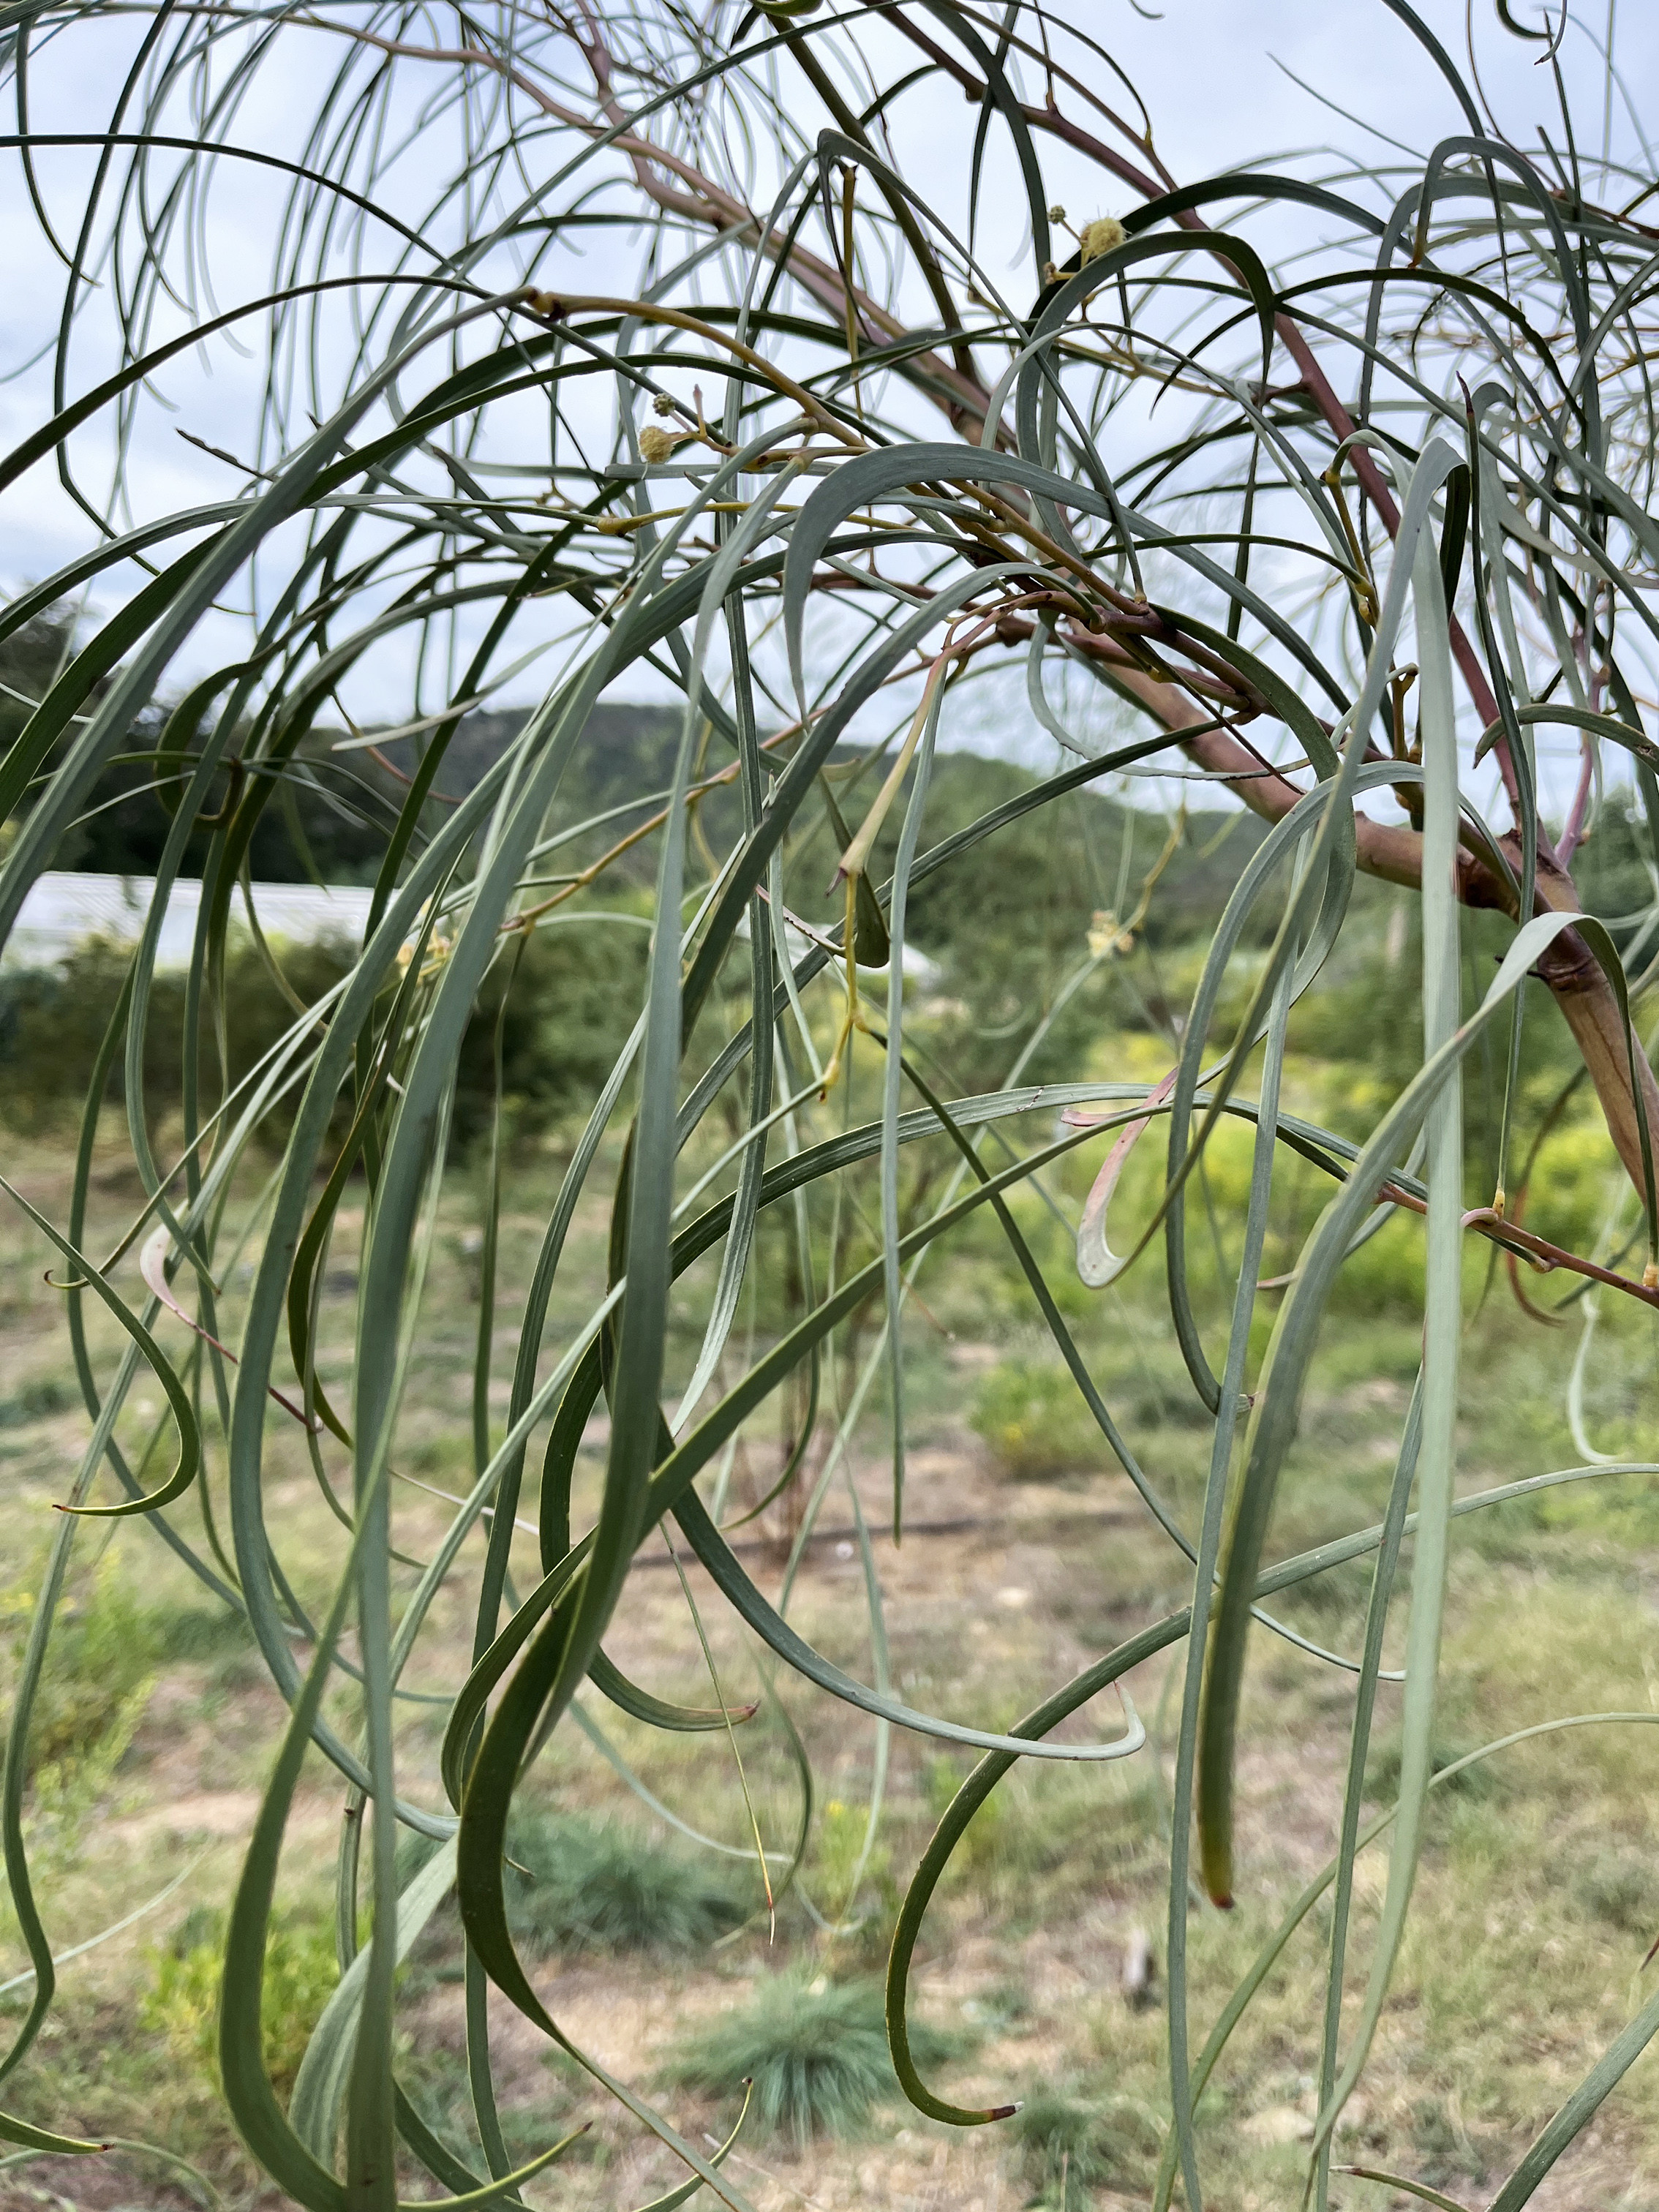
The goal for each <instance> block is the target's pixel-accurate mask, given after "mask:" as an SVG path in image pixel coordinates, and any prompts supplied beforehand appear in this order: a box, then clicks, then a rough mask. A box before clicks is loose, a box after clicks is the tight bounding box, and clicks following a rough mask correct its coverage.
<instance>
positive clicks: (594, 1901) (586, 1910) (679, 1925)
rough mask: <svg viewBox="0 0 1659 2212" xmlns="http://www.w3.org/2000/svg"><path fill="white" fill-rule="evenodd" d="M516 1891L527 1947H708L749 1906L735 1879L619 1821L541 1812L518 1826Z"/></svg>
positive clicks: (513, 1845) (513, 1844)
mask: <svg viewBox="0 0 1659 2212" xmlns="http://www.w3.org/2000/svg"><path fill="white" fill-rule="evenodd" d="M508 1857H510V1858H511V1859H512V1860H513V1863H514V1864H515V1865H516V1866H517V1867H520V1868H522V1869H524V1871H523V1872H522V1873H520V1874H518V1875H516V1876H515V1877H514V1878H513V1881H512V1882H511V1884H510V1886H509V1889H508V1899H509V1910H510V1913H511V1921H512V1926H513V1934H514V1936H515V1937H516V1938H517V1939H518V1941H519V1942H520V1943H521V1944H522V1945H523V1947H524V1948H525V1949H526V1950H527V1951H528V1952H530V1953H531V1954H532V1955H537V1956H542V1957H545V1956H546V1955H548V1954H550V1953H551V1952H554V1951H559V1950H588V1951H601V1952H617V1951H682V1952H683V1951H700V1950H702V1949H704V1948H707V1946H708V1944H710V1943H712V1942H714V1940H715V1939H716V1938H717V1937H718V1936H724V1935H726V1934H727V1933H728V1932H729V1931H730V1930H731V1929H733V1928H735V1927H736V1926H737V1925H738V1923H739V1922H740V1921H741V1920H742V1919H743V1918H744V1916H745V1913H746V1911H747V1907H746V1906H745V1905H744V1902H743V1900H742V1896H741V1893H740V1891H739V1888H738V1884H737V1882H736V1881H733V1880H732V1878H731V1877H730V1876H729V1875H726V1874H724V1873H723V1872H720V1871H717V1870H715V1869H713V1868H711V1867H710V1865H709V1864H708V1863H707V1862H699V1861H698V1860H696V1859H694V1858H693V1857H691V1856H690V1854H689V1853H688V1852H686V1851H684V1850H673V1849H671V1848H670V1847H669V1846H668V1845H666V1844H660V1843H657V1842H655V1841H654V1840H653V1838H650V1837H648V1836H643V1835H641V1834H639V1833H638V1832H636V1831H633V1830H630V1829H628V1828H624V1827H623V1826H621V1825H620V1824H618V1823H615V1822H611V1821H605V1822H596V1821H592V1820H579V1819H570V1818H560V1817H556V1816H551V1815H548V1814H542V1815H541V1816H539V1817H538V1816H536V1815H534V1814H532V1815H531V1816H530V1817H529V1818H527V1819H526V1820H522V1821H520V1822H519V1823H518V1824H517V1825H516V1826H515V1827H514V1829H513V1834H512V1838H511V1840H510V1842H509V1846H508Z"/></svg>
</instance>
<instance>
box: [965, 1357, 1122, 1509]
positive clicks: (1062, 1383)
mask: <svg viewBox="0 0 1659 2212" xmlns="http://www.w3.org/2000/svg"><path fill="white" fill-rule="evenodd" d="M968 1419H969V1426H970V1427H971V1428H972V1429H973V1431H974V1433H975V1436H977V1437H981V1438H982V1439H983V1440H984V1442H985V1443H986V1444H987V1446H988V1447H989V1449H990V1451H991V1453H992V1455H993V1456H994V1458H995V1460H996V1462H997V1463H998V1465H999V1466H1000V1468H1002V1470H1003V1472H1004V1473H1005V1474H1011V1475H1013V1476H1015V1477H1016V1478H1017V1479H1018V1480H1027V1481H1029V1480H1035V1479H1036V1478H1038V1477H1040V1476H1042V1475H1045V1474H1064V1473H1065V1472H1066V1470H1067V1469H1068V1468H1077V1467H1088V1466H1098V1465H1099V1463H1100V1460H1101V1455H1102V1454H1103V1451H1104V1449H1105V1446H1104V1444H1103V1442H1102V1439H1101V1434H1100V1431H1099V1429H1098V1428H1097V1426H1096V1425H1095V1421H1094V1418H1093V1416H1092V1415H1091V1413H1090V1411H1089V1408H1088V1407H1087V1406H1085V1404H1084V1402H1083V1399H1082V1397H1081V1395H1080V1394H1079V1390H1078V1387H1077V1384H1076V1383H1074V1382H1073V1379H1072V1376H1071V1375H1070V1374H1069V1373H1068V1371H1067V1370H1066V1369H1065V1368H1064V1367H1061V1366H1060V1365H1059V1364H1058V1363H1057V1362H1050V1361H1042V1360H1033V1359H1005V1360H1002V1361H1001V1362H1000V1363H999V1364H998V1365H996V1366H995V1367H994V1368H992V1369H991V1370H990V1371H989V1373H988V1374H987V1375H986V1376H985V1377H984V1379H983V1381H982V1382H981V1384H980V1386H979V1389H978V1390H977V1391H976V1392H975V1395H974V1404H973V1410H972V1412H971V1413H969V1417H968Z"/></svg>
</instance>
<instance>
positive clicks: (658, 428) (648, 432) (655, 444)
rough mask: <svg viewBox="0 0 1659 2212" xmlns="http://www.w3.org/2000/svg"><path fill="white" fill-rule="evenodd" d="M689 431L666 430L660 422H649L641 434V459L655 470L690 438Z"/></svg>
mask: <svg viewBox="0 0 1659 2212" xmlns="http://www.w3.org/2000/svg"><path fill="white" fill-rule="evenodd" d="M690 435H691V433H690V431H689V430H665V429H664V428H663V427H662V425H661V424H660V423H659V422H647V424H646V426H645V428H644V429H643V430H641V433H640V458H641V459H642V460H646V461H649V462H650V463H651V465H652V466H653V468H654V467H655V465H657V463H658V462H659V461H665V460H666V459H668V458H669V456H670V455H671V453H672V452H673V450H674V448H675V447H676V446H678V443H679V442H680V440H681V439H682V438H689V437H690Z"/></svg>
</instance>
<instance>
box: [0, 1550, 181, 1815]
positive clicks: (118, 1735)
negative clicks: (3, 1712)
mask: <svg viewBox="0 0 1659 2212" xmlns="http://www.w3.org/2000/svg"><path fill="white" fill-rule="evenodd" d="M44 1566H45V1562H44V1559H42V1560H41V1562H40V1565H39V1567H38V1568H37V1570H36V1573H35V1575H33V1576H31V1577H28V1578H27V1580H26V1581H25V1582H23V1583H21V1584H15V1585H14V1586H13V1588H12V1589H11V1590H10V1591H9V1593H8V1594H7V1596H6V1599H5V1601H4V1613H3V1618H4V1625H5V1631H6V1636H5V1645H6V1657H7V1662H8V1667H7V1672H8V1674H9V1675H10V1676H11V1678H12V1679H13V1680H15V1677H16V1672H17V1669H18V1668H19V1667H20V1666H21V1663H22V1659H23V1654H24V1650H25V1648H26V1646H27V1642H28V1638H29V1631H30V1626H31V1623H32V1621H33V1616H34V1606H35V1584H36V1582H37V1580H38V1577H39V1574H40V1572H42V1571H44ZM157 1656H158V1654H157V1645H156V1637H155V1629H154V1626H153V1624H152V1623H151V1620H150V1619H149V1615H148V1614H147V1613H145V1612H144V1610H143V1607H141V1605H140V1604H139V1602H138V1600H137V1596H136V1595H135V1594H134V1590H133V1586H132V1584H131V1582H130V1581H129V1580H126V1579H124V1577H123V1576H122V1573H121V1570H120V1562H119V1559H118V1556H117V1553H116V1552H115V1550H114V1549H113V1547H112V1548H111V1549H110V1550H108V1551H106V1553H104V1554H103V1556H102V1557H101V1558H100V1559H98V1560H97V1561H96V1563H95V1564H94V1565H90V1566H88V1567H87V1568H84V1569H82V1571H80V1572H79V1573H76V1574H72V1575H71V1577H70V1582H69V1584H68V1586H67V1588H66V1589H65V1591H64V1597H63V1599H62V1601H60V1603H59V1606H58V1616H57V1619H56V1620H55V1621H54V1622H53V1624H52V1641H51V1644H49V1646H48V1659H49V1662H50V1663H49V1664H48V1665H47V1666H46V1668H45V1670H44V1672H43V1673H42V1675H41V1678H40V1686H39V1688H38V1689H37V1691H36V1692H35V1699H34V1710H33V1717H32V1718H31V1722H30V1726H29V1738H28V1741H29V1765H30V1771H31V1773H33V1774H34V1775H35V1776H37V1777H38V1776H40V1775H41V1774H43V1773H45V1772H46V1771H49V1770H52V1769H56V1770H58V1772H59V1778H60V1781H61V1780H63V1779H64V1778H65V1770H68V1769H70V1768H83V1767H85V1765H86V1764H87V1762H88V1761H92V1762H93V1763H94V1764H95V1765H97V1767H98V1768H99V1770H100V1773H103V1774H107V1773H109V1772H112V1771H113V1770H114V1767H115V1766H116V1765H118V1762H119V1760H120V1759H121V1757H122V1756H123V1754H124V1753H125V1750H126V1747H127V1746H128V1744H129V1743H130V1742H131V1740H132V1735H133V1731H134V1729H136V1728H137V1725H138V1722H139V1720H140V1718H141V1717H142V1716H143V1709H144V1707H145V1705H147V1704H148V1702H149V1693H150V1689H151V1687H152V1685H153V1681H154V1674H155V1661H156V1657H157Z"/></svg>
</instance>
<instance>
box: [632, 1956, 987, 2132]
mask: <svg viewBox="0 0 1659 2212" xmlns="http://www.w3.org/2000/svg"><path fill="white" fill-rule="evenodd" d="M960 2047H961V2045H960V2041H959V2039H957V2038H956V2037H953V2036H947V2035H945V2034H942V2033H940V2032H939V2030H938V2029H937V2028H932V2027H927V2025H926V2024H925V2023H923V2022H921V2021H912V2023H911V2027H910V2049H911V2051H912V2054H913V2055H914V2057H915V2060H916V2063H917V2064H918V2065H920V2066H927V2065H937V2064H939V2063H941V2062H942V2061H944V2060H945V2059H946V2058H949V2057H952V2056H953V2055H954V2054H955V2053H956V2052H957V2051H958V2050H959V2049H960ZM665 2078H666V2079H667V2080H668V2081H671V2082H672V2083H673V2084H675V2085H676V2086H677V2087H681V2088H688V2089H701V2090H702V2091H704V2092H706V2093H708V2094H709V2095H713V2096H730V2095H733V2094H735V2093H737V2091H738V2087H739V2085H740V2084H741V2083H742V2082H744V2081H752V2082H753V2083H754V2085H755V2103H754V2111H755V2115H756V2117H757V2118H758V2119H759V2120H760V2121H761V2122H762V2123H763V2124H764V2125H765V2126H766V2127H768V2128H769V2129H771V2130H773V2131H774V2132H775V2133H778V2134H787V2135H790V2136H793V2138H794V2140H795V2142H797V2143H798V2144H799V2146H800V2148H802V2149H805V2147H806V2145H807V2144H808V2143H809V2142H811V2141H812V2139H813V2138H814V2136H825V2135H829V2136H845V2135H851V2134H854V2133H855V2132H856V2131H857V2130H859V2129H860V2128H861V2127H863V2125H864V2124H865V2123H866V2121H867V2120H868V2118H869V2117H870V2114H871V2111H872V2107H873V2106H876V2105H877V2104H878V2103H879V2102H881V2101H882V2100H884V2098H887V2097H890V2096H894V2095H896V2094H897V2093H898V2077H897V2075H896V2074H895V2073H894V2071H893V2062H892V2059H891V2058H890V2056H889V2054H888V2049H887V2026H886V2021H885V2017H884V2012H883V2006H882V1992H881V1989H880V1986H879V1984H877V1983H874V1982H848V1983H844V1984H842V1985H841V1986H840V1987H836V1985H835V1984H832V1983H830V1982H829V1981H827V1980H826V1979H825V1978H823V1976H822V1975H820V1976H819V1977H818V1978H817V1980H815V1981H811V1982H809V1981H805V1980H804V1979H803V1978H801V1977H800V1976H799V1975H796V1974H776V1975H773V1976H771V1977H769V1978H768V1979H767V1980H765V1981H763V1982H761V1983H760V1984H757V1988H756V1990H755V1994H754V1996H752V1997H751V1998H750V2001H749V2002H748V2003H747V2004H745V2005H744V2006H742V2007H741V2008H739V2009H738V2010H735V2011H732V2012H729V2013H726V2014H723V2015H720V2017H718V2018H716V2019H714V2020H713V2021H703V2022H702V2023H700V2025H699V2027H698V2030H697V2033H696V2037H695V2039H691V2040H689V2041H688V2042H687V2043H686V2045H684V2049H683V2050H682V2051H681V2052H680V2054H679V2055H678V2057H676V2058H675V2059H673V2060H672V2061H671V2063H670V2065H669V2066H668V2067H667V2069H665Z"/></svg>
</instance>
